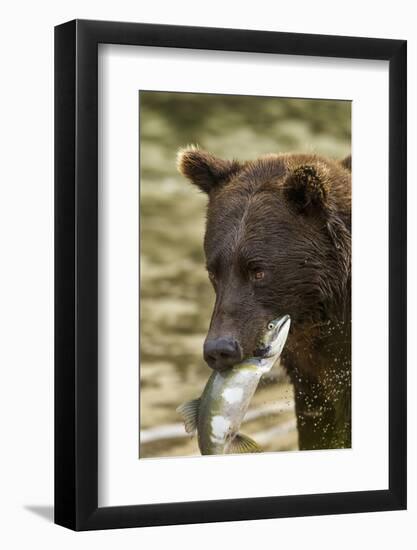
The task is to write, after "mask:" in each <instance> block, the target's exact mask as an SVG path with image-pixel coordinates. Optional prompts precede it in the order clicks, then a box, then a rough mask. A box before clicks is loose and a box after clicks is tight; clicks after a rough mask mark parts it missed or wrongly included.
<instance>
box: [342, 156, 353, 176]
mask: <svg viewBox="0 0 417 550" xmlns="http://www.w3.org/2000/svg"><path fill="white" fill-rule="evenodd" d="M340 164H341V165H342V166H343V168H346V169H347V170H349V172H352V155H348V156H347V157H345V158H344V159H343V160H341V161H340Z"/></svg>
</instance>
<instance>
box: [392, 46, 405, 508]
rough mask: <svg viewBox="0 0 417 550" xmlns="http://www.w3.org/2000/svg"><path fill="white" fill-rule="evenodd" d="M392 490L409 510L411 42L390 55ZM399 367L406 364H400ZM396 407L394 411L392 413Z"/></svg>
mask: <svg viewBox="0 0 417 550" xmlns="http://www.w3.org/2000/svg"><path fill="white" fill-rule="evenodd" d="M389 342H390V346H389V488H390V491H391V492H392V493H393V496H394V497H395V499H396V501H397V502H398V505H399V507H400V509H406V508H407V41H406V40H401V41H399V42H398V47H397V48H395V49H394V51H393V52H392V56H391V57H390V59H389ZM398 366H401V367H402V368H398ZM394 410H395V415H394V414H393V411H394Z"/></svg>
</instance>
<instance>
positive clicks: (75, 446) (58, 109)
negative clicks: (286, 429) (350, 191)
mask: <svg viewBox="0 0 417 550" xmlns="http://www.w3.org/2000/svg"><path fill="white" fill-rule="evenodd" d="M229 33H230V34H229ZM266 35H268V36H266ZM248 38H253V40H252V42H251V41H250V40H248ZM310 38H312V40H313V45H312V47H311V48H310V50H309V53H308V54H305V55H320V54H321V55H325V54H324V53H323V52H325V51H326V49H327V48H328V47H329V46H328V39H329V38H331V39H332V44H333V45H334V47H333V49H332V52H331V53H328V56H329V57H331V56H334V57H341V56H343V55H342V54H344V53H345V54H346V55H345V56H346V57H351V58H360V57H363V58H365V59H385V60H389V62H390V68H389V79H390V98H389V104H390V113H389V122H390V136H389V151H390V166H389V181H390V190H389V193H390V214H389V216H390V220H389V221H390V234H389V242H390V264H389V273H390V298H389V302H390V303H389V305H390V342H394V343H395V345H392V346H390V357H389V377H390V378H389V379H390V396H389V407H390V418H389V434H390V446H389V464H390V467H389V489H387V490H381V491H361V492H354V493H335V494H315V495H296V496H289V497H265V498H256V499H253V498H251V499H238V500H234V499H232V500H220V501H199V502H182V503H168V504H153V505H135V506H119V507H100V508H99V507H98V500H97V488H98V479H97V454H98V450H97V443H96V436H97V421H98V419H97V397H98V396H97V374H98V373H97V350H96V349H95V344H94V343H92V342H93V341H94V339H96V336H97V334H96V332H97V326H96V325H97V319H96V312H97V295H96V294H94V292H91V289H94V281H95V277H96V275H97V251H96V252H95V253H94V248H95V249H97V209H96V207H94V205H96V204H97V189H96V186H94V185H91V181H96V180H97V135H96V128H97V116H98V115H97V110H96V106H97V75H96V64H97V44H98V43H99V42H105V43H107V42H109V43H127V44H129V43H130V44H135V43H139V42H140V43H143V44H146V45H153V46H165V47H184V48H198V47H200V48H202V49H218V50H226V49H230V50H232V51H233V50H234V51H237V50H239V51H263V52H271V53H274V52H273V50H274V49H276V48H279V49H280V53H288V54H290V53H293V54H296V55H297V54H298V55H299V54H302V51H303V49H305V48H306V47H307V46H306V41H308V40H309V39H310ZM273 40H276V42H275V43H274V44H273ZM178 43H179V44H180V45H178ZM249 43H250V49H246V50H245V48H248V44H249ZM175 44H177V46H175ZM216 45H217V47H216ZM285 49H286V50H287V51H283V50H285ZM349 51H350V52H351V55H348V53H349ZM405 131H406V42H405V41H401V40H385V39H378V40H375V39H366V38H353V37H326V36H317V35H316V36H315V35H292V34H288V33H272V32H269V33H265V32H263V31H242V30H235V29H209V28H205V29H203V28H195V27H171V26H164V25H146V24H133V23H111V22H104V21H103V22H99V21H85V20H74V21H70V22H68V23H64V24H62V25H59V26H58V27H56V28H55V156H56V161H55V162H56V163H55V235H56V237H55V281H56V283H55V465H56V466H55V523H57V524H59V525H62V526H64V527H68V528H70V529H73V530H76V531H82V530H92V529H111V528H123V527H142V526H156V525H174V524H186V523H206V522H215V521H243V520H251V519H264V518H265V519H266V518H283V517H300V516H311V515H325V514H342V513H355V512H371V511H389V510H402V509H404V508H406V423H405V421H406V402H405V395H406V394H405V388H406V372H405V368H398V366H400V367H404V366H405V361H406V351H405V350H406V348H405V344H406V331H405V327H406V317H405V313H404V312H405V305H406V286H405V284H406V259H405V253H406V240H405V235H406V218H405V212H406V210H405V204H406V164H405V163H406V134H405ZM95 285H96V286H97V284H96V282H95ZM394 321H395V322H394ZM394 410H395V415H393V414H392V411H394ZM394 416H395V418H394ZM87 419H88V421H87Z"/></svg>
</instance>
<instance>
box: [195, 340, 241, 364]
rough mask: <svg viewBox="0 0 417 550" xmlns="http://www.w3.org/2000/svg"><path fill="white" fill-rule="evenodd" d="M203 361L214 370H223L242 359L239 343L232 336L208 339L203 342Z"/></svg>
mask: <svg viewBox="0 0 417 550" xmlns="http://www.w3.org/2000/svg"><path fill="white" fill-rule="evenodd" d="M203 351H204V360H205V361H206V363H207V364H208V366H209V367H210V368H212V369H214V370H224V369H227V368H230V367H232V366H233V365H236V363H239V362H240V361H241V360H242V358H243V353H242V348H241V347H240V345H239V342H238V341H237V340H236V339H235V338H233V337H232V336H223V337H220V338H209V339H207V340H206V341H205V342H204V350H203Z"/></svg>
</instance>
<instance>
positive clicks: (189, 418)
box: [177, 398, 200, 434]
mask: <svg viewBox="0 0 417 550" xmlns="http://www.w3.org/2000/svg"><path fill="white" fill-rule="evenodd" d="M199 408H200V398H198V399H192V400H191V401H187V402H186V403H183V404H182V405H180V406H179V407H178V408H177V413H179V414H180V415H181V416H182V418H183V420H184V426H185V431H186V432H187V433H188V434H192V433H193V432H195V431H196V429H197V420H198V409H199Z"/></svg>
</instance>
